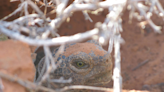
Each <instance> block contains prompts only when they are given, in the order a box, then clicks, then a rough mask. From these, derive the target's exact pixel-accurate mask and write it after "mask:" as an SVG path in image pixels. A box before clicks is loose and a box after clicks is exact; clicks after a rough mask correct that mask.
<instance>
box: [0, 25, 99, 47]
mask: <svg viewBox="0 0 164 92" xmlns="http://www.w3.org/2000/svg"><path fill="white" fill-rule="evenodd" d="M0 31H1V32H2V33H4V34H6V35H8V36H9V37H11V38H15V39H17V40H20V41H22V42H25V43H28V44H30V45H35V46H43V45H47V46H52V45H53V46H58V45H61V44H63V43H66V44H67V43H74V42H77V41H83V40H85V39H87V38H90V37H92V36H93V35H96V34H98V32H99V30H98V29H93V30H90V31H87V32H84V33H78V34H75V35H73V36H65V37H58V38H53V39H45V40H39V39H32V38H29V37H25V36H23V35H21V34H19V33H16V32H13V31H10V30H9V29H6V28H5V27H3V26H2V25H0Z"/></svg>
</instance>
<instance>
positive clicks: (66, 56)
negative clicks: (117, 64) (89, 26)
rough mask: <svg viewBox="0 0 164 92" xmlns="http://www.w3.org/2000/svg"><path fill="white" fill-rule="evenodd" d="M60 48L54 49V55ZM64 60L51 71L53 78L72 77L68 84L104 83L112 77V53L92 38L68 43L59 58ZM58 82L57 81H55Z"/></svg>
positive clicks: (61, 85)
mask: <svg viewBox="0 0 164 92" xmlns="http://www.w3.org/2000/svg"><path fill="white" fill-rule="evenodd" d="M57 50H58V49H56V50H54V52H53V53H54V56H55V54H56V52H57ZM59 60H61V61H62V62H61V63H60V65H59V66H58V68H57V69H56V70H55V71H54V72H53V73H51V75H50V77H51V78H52V79H59V78H60V77H64V79H69V78H72V82H71V83H65V84H61V83H59V84H57V85H60V86H58V87H63V86H66V85H92V86H93V85H103V84H106V83H108V82H109V81H110V80H111V78H112V60H111V56H110V54H109V53H108V52H107V51H105V50H104V49H103V48H102V46H101V45H99V44H98V43H97V42H95V41H93V40H91V41H88V42H86V43H74V44H67V45H66V46H65V50H64V53H63V54H61V55H60V56H59V58H58V61H59ZM54 84H56V83H54Z"/></svg>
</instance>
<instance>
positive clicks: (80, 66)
mask: <svg viewBox="0 0 164 92" xmlns="http://www.w3.org/2000/svg"><path fill="white" fill-rule="evenodd" d="M72 65H74V66H75V67H76V68H78V69H85V68H88V67H89V65H88V64H87V63H85V62H84V61H83V60H81V59H77V60H74V61H73V63H72Z"/></svg>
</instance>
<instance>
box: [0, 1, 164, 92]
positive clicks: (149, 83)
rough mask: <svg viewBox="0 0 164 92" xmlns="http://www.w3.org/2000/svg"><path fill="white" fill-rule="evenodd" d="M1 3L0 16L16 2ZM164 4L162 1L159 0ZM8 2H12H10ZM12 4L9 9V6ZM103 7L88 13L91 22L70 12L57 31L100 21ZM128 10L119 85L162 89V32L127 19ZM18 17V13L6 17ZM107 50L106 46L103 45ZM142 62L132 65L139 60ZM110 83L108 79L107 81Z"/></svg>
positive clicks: (69, 32) (65, 32) (89, 26)
mask: <svg viewBox="0 0 164 92" xmlns="http://www.w3.org/2000/svg"><path fill="white" fill-rule="evenodd" d="M3 1H6V2H3V3H4V4H0V6H1V7H2V8H1V9H0V13H1V15H0V18H2V17H4V16H5V15H7V14H9V12H11V11H13V10H14V8H16V5H18V2H16V3H12V4H11V3H9V2H7V1H9V0H3ZM159 1H160V2H161V4H162V5H163V6H164V1H163V0H159ZM11 5H12V6H11ZM11 7H12V10H11ZM106 13H107V11H103V12H102V13H100V14H98V15H92V14H90V16H91V18H92V20H93V22H92V23H91V22H89V21H88V20H85V18H84V16H83V14H82V13H81V12H76V13H74V14H73V15H72V16H71V18H70V22H65V23H63V24H62V26H61V27H60V28H59V29H58V30H59V34H60V35H73V34H75V33H79V32H84V31H87V30H90V29H92V28H94V24H95V23H96V22H98V21H101V22H103V21H104V18H105V16H106ZM128 15H129V12H128V11H127V10H126V11H125V12H124V14H123V16H122V18H123V32H122V33H121V34H122V38H123V39H124V40H125V43H124V44H122V46H121V56H122V63H121V65H122V66H121V67H122V77H123V89H136V90H149V91H151V92H164V77H163V76H164V30H163V28H162V33H161V34H157V33H155V32H154V31H153V30H152V28H151V27H150V26H148V25H147V26H146V28H145V29H144V30H142V29H141V28H140V27H139V26H138V23H139V22H138V21H137V20H135V19H134V20H132V23H129V19H128ZM15 17H18V15H16V16H14V17H12V18H10V19H9V20H12V19H14V18H15ZM152 19H153V20H154V21H155V23H156V24H157V25H159V26H161V27H163V25H164V22H163V21H162V19H161V18H159V17H158V16H153V17H152ZM104 48H105V49H106V50H107V46H104ZM143 62H145V64H143V65H142V66H140V67H138V68H136V67H137V66H138V65H139V64H141V63H143ZM107 86H108V87H112V81H111V82H110V83H109V84H108V85H107Z"/></svg>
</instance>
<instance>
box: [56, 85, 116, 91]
mask: <svg viewBox="0 0 164 92" xmlns="http://www.w3.org/2000/svg"><path fill="white" fill-rule="evenodd" d="M70 89H89V90H99V91H111V92H112V91H113V89H110V88H102V87H93V86H84V85H73V86H66V87H64V88H63V89H60V90H59V92H64V91H66V90H70Z"/></svg>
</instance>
